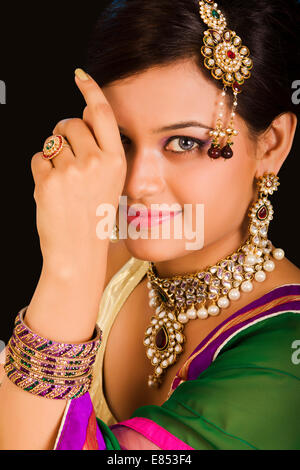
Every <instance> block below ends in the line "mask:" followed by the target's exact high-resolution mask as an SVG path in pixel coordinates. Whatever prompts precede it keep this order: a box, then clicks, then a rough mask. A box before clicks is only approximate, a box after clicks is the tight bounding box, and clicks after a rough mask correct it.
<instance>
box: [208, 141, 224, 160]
mask: <svg viewBox="0 0 300 470" xmlns="http://www.w3.org/2000/svg"><path fill="white" fill-rule="evenodd" d="M207 153H208V156H209V157H210V158H214V159H217V158H220V157H221V155H222V153H221V149H220V148H219V147H215V146H214V145H213V144H212V145H211V147H210V148H209V149H208V151H207Z"/></svg>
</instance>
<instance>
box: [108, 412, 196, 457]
mask: <svg viewBox="0 0 300 470" xmlns="http://www.w3.org/2000/svg"><path fill="white" fill-rule="evenodd" d="M117 426H127V427H128V428H131V429H134V431H137V432H138V433H140V434H142V435H143V436H144V437H146V438H147V439H149V440H150V441H151V442H153V443H154V444H156V445H157V446H158V447H159V448H160V449H162V450H194V449H193V447H190V446H189V445H187V444H186V443H185V442H183V441H181V440H180V439H178V437H176V436H174V435H173V434H171V433H170V432H169V431H167V430H166V429H164V428H163V427H161V426H159V425H158V424H156V423H155V422H154V421H151V419H148V418H131V419H127V420H126V421H122V422H121V423H117V424H114V425H112V426H111V427H110V429H111V430H112V431H113V429H114V428H115V427H117Z"/></svg>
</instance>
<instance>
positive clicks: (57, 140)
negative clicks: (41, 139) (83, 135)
mask: <svg viewBox="0 0 300 470" xmlns="http://www.w3.org/2000/svg"><path fill="white" fill-rule="evenodd" d="M64 147H69V148H71V145H69V144H68V142H67V140H66V138H65V137H64V136H63V135H60V134H57V135H52V136H51V137H48V139H47V140H46V141H45V143H44V147H43V158H45V159H46V160H51V159H52V158H54V157H57V155H58V154H59V153H60V152H61V151H62V149H63V148H64Z"/></svg>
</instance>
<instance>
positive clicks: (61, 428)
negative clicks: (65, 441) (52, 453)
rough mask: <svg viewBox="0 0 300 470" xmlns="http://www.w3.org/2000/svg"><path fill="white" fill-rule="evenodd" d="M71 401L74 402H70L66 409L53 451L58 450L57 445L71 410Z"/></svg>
mask: <svg viewBox="0 0 300 470" xmlns="http://www.w3.org/2000/svg"><path fill="white" fill-rule="evenodd" d="M71 401H72V400H68V403H67V406H66V408H65V411H64V414H63V417H62V420H61V423H60V427H59V430H58V433H57V437H56V441H55V444H54V447H53V450H56V447H57V445H58V441H59V439H60V436H61V433H62V430H63V427H64V425H65V422H66V417H67V414H68V411H69V408H70V405H71Z"/></svg>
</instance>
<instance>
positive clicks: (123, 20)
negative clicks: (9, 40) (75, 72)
mask: <svg viewBox="0 0 300 470" xmlns="http://www.w3.org/2000/svg"><path fill="white" fill-rule="evenodd" d="M218 5H219V8H220V9H221V11H222V12H223V13H224V14H225V17H226V19H227V25H228V28H229V29H231V30H233V31H235V32H236V33H237V34H238V35H239V36H240V37H241V38H242V42H243V44H244V45H246V46H247V47H248V48H249V49H250V53H251V58H252V60H253V63H254V67H253V69H252V71H251V73H252V76H251V78H250V79H249V80H246V82H245V84H244V86H243V92H242V93H241V94H239V96H238V103H239V105H238V109H237V112H238V114H239V115H240V116H241V117H242V118H243V119H244V120H245V122H246V124H247V126H248V128H249V130H250V131H251V133H252V134H254V135H255V134H259V133H260V132H262V131H264V130H266V129H267V128H268V127H269V125H270V124H271V123H272V121H273V120H274V119H275V118H276V117H277V116H279V115H280V114H282V113H284V112H289V111H291V112H293V113H294V114H296V115H297V117H299V106H300V105H299V106H297V105H296V104H294V103H293V101H292V93H293V91H294V90H293V89H292V84H293V82H294V81H295V80H297V79H300V47H299V31H300V4H299V3H298V2H297V1H296V0H247V1H246V0H219V1H218ZM206 29H207V26H206V25H205V24H204V23H203V21H202V20H201V17H200V14H199V2H198V1H197V0H114V1H112V2H110V4H109V5H108V6H107V7H106V8H105V9H104V10H103V11H102V12H101V14H100V17H99V19H98V21H97V22H96V23H95V26H94V29H93V31H92V34H91V36H90V38H89V45H88V51H87V63H86V69H87V71H88V73H90V74H91V75H92V76H93V78H94V79H95V80H96V81H97V82H98V83H99V85H100V86H105V85H107V84H109V83H111V82H114V81H116V80H120V79H123V78H127V77H129V76H132V75H135V74H139V73H141V72H143V71H145V70H147V69H148V68H150V67H155V66H162V65H168V64H170V63H172V62H175V61H178V60H182V59H186V58H194V59H195V60H196V63H197V65H198V66H199V69H200V70H201V71H202V72H203V73H204V74H206V76H207V77H209V79H211V80H212V81H213V82H214V83H215V85H216V86H218V87H220V88H222V83H221V81H220V80H216V79H214V78H213V77H212V76H211V74H210V71H209V70H207V69H206V68H205V67H204V64H203V56H202V55H201V52H200V49H201V46H202V45H203V42H202V38H203V33H204V31H205V30H206Z"/></svg>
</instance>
